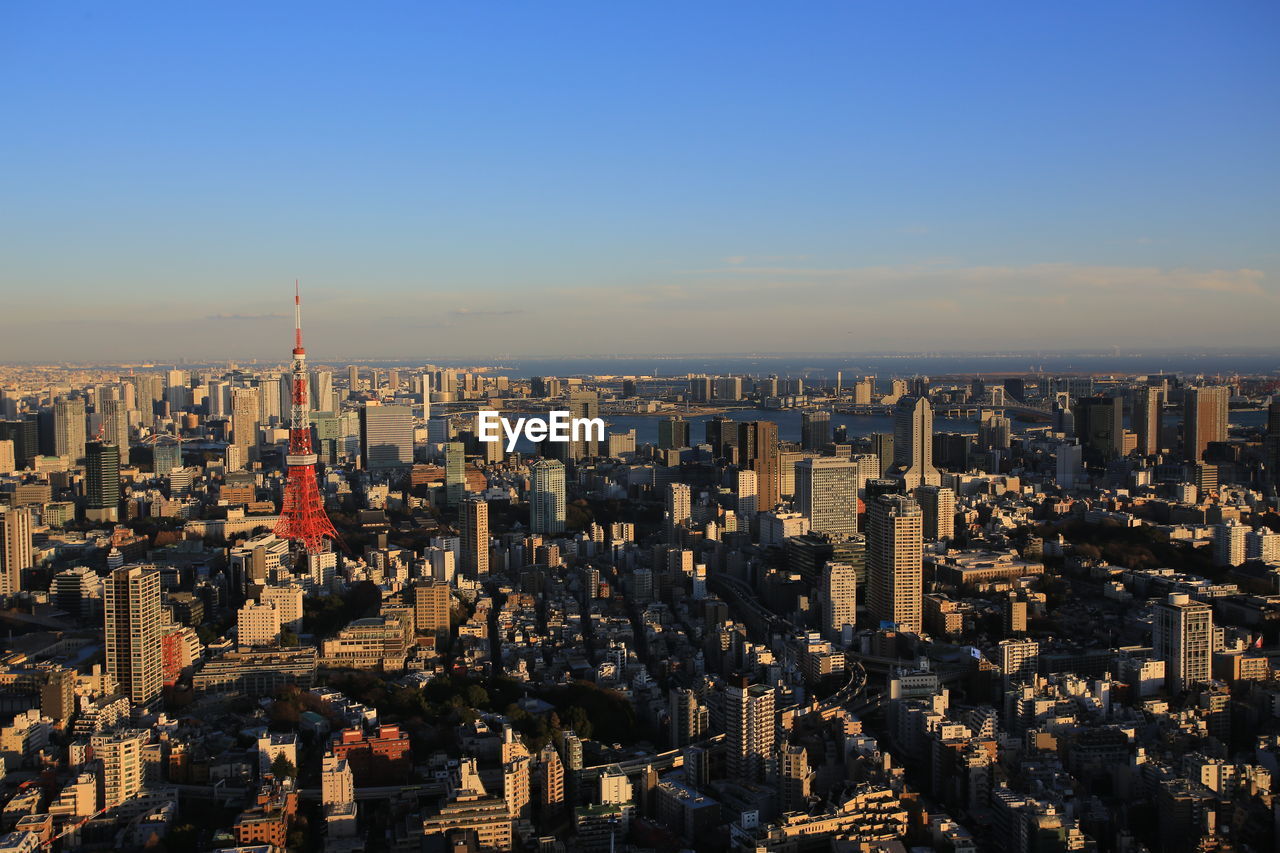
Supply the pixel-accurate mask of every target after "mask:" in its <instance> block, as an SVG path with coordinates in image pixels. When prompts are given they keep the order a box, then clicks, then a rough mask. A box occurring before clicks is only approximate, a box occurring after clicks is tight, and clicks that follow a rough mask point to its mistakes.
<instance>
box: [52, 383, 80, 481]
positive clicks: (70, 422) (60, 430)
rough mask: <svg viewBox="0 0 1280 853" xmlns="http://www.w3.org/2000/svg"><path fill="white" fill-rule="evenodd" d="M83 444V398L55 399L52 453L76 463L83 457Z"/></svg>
mask: <svg viewBox="0 0 1280 853" xmlns="http://www.w3.org/2000/svg"><path fill="white" fill-rule="evenodd" d="M84 445H85V413H84V400H83V399H81V398H79V397H63V398H62V399H60V400H57V401H56V402H54V404H53V455H54V456H65V457H67V458H68V459H70V460H71V464H73V465H78V464H79V463H80V461H81V460H82V459H84Z"/></svg>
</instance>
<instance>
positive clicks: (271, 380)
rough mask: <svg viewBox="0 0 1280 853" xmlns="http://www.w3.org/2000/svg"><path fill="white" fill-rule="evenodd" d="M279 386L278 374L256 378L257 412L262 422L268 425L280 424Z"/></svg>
mask: <svg viewBox="0 0 1280 853" xmlns="http://www.w3.org/2000/svg"><path fill="white" fill-rule="evenodd" d="M280 388H281V384H280V377H279V376H263V377H260V378H259V379H258V413H259V417H260V418H261V420H262V423H264V424H266V425H268V426H279V424H280V419H281V411H282V410H281V408H280V393H281V391H280Z"/></svg>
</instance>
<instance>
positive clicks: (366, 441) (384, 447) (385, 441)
mask: <svg viewBox="0 0 1280 853" xmlns="http://www.w3.org/2000/svg"><path fill="white" fill-rule="evenodd" d="M360 452H361V455H362V461H363V462H364V467H365V470H367V471H384V470H386V469H388V468H407V467H408V466H410V465H412V464H413V409H411V408H409V407H408V406H377V405H365V406H362V407H361V408H360ZM446 494H447V491H446Z"/></svg>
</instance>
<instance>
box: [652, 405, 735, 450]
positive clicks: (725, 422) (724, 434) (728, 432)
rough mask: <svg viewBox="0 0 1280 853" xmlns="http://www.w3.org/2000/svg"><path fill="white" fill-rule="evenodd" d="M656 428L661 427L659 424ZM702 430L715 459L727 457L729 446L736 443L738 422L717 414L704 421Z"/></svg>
mask: <svg viewBox="0 0 1280 853" xmlns="http://www.w3.org/2000/svg"><path fill="white" fill-rule="evenodd" d="M658 429H659V430H661V429H662V427H661V425H659V427H658ZM703 431H704V437H705V438H706V443H707V444H709V445H711V453H712V455H714V456H715V457H716V458H717V459H723V458H726V457H728V456H729V455H730V448H732V447H737V445H738V422H737V421H735V420H733V419H732V418H726V417H724V416H723V415H717V416H716V417H714V418H712V419H711V420H709V421H707V422H706V424H705V425H704V427H703ZM659 435H661V433H659Z"/></svg>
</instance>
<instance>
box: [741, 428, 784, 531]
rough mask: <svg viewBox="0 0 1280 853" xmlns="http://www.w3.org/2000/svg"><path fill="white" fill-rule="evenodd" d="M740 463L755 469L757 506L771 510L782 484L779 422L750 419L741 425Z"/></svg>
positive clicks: (744, 466) (742, 465) (762, 509)
mask: <svg viewBox="0 0 1280 853" xmlns="http://www.w3.org/2000/svg"><path fill="white" fill-rule="evenodd" d="M738 464H739V465H740V466H741V467H743V468H750V469H751V470H752V471H755V472H756V507H757V508H758V509H760V510H761V511H768V510H771V509H773V508H774V507H775V506H777V504H778V497H779V489H780V488H781V485H782V484H781V482H780V478H779V470H778V425H777V424H776V423H774V422H773V421H750V422H748V423H745V424H739V425H738Z"/></svg>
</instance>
